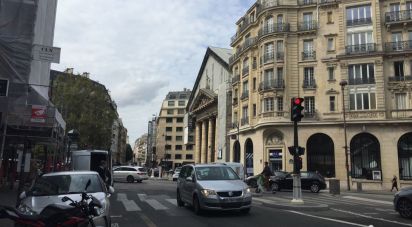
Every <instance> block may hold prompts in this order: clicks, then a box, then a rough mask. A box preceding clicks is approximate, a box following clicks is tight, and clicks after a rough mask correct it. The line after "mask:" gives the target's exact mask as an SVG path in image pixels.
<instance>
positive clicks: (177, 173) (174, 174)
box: [172, 167, 182, 181]
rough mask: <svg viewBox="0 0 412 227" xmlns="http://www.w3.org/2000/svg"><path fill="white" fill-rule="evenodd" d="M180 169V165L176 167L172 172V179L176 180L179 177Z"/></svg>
mask: <svg viewBox="0 0 412 227" xmlns="http://www.w3.org/2000/svg"><path fill="white" fill-rule="evenodd" d="M181 169H182V167H177V168H176V169H175V171H174V173H173V177H172V179H173V181H177V178H179V174H180V170H181Z"/></svg>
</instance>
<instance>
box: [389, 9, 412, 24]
mask: <svg viewBox="0 0 412 227" xmlns="http://www.w3.org/2000/svg"><path fill="white" fill-rule="evenodd" d="M411 19H412V10H401V11H393V12H387V13H385V22H401V21H406V20H411Z"/></svg>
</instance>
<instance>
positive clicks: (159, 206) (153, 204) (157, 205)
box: [145, 199, 169, 210]
mask: <svg viewBox="0 0 412 227" xmlns="http://www.w3.org/2000/svg"><path fill="white" fill-rule="evenodd" d="M145 202H146V203H147V204H149V205H150V206H151V207H153V209H155V210H167V209H169V208H167V207H165V206H163V205H162V204H161V203H159V202H158V201H157V200H154V199H146V200H145Z"/></svg>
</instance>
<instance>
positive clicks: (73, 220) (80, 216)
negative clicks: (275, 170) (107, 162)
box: [0, 180, 102, 227]
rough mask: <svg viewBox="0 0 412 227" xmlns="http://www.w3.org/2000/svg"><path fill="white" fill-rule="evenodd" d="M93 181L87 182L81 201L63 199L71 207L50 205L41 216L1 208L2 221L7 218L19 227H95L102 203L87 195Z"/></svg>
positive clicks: (5, 207)
mask: <svg viewBox="0 0 412 227" xmlns="http://www.w3.org/2000/svg"><path fill="white" fill-rule="evenodd" d="M90 183H91V181H90V180H89V181H87V184H86V188H85V192H83V193H82V199H81V200H80V201H73V200H72V199H70V198H69V197H67V196H65V197H63V198H62V202H67V201H70V204H69V205H60V204H50V205H48V206H46V207H45V208H44V209H43V210H42V211H41V212H40V214H35V215H27V214H23V213H22V212H20V211H19V210H18V209H16V208H13V207H8V206H0V219H2V218H7V219H11V220H13V221H14V222H15V224H16V225H17V226H29V227H83V226H84V227H87V226H89V224H91V226H92V227H95V224H94V222H93V217H96V216H99V215H100V212H99V210H100V208H102V204H101V202H100V201H99V200H98V199H97V198H96V197H94V196H93V195H87V194H86V191H87V188H88V187H89V186H90Z"/></svg>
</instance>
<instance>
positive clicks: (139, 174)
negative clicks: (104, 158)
mask: <svg viewBox="0 0 412 227" xmlns="http://www.w3.org/2000/svg"><path fill="white" fill-rule="evenodd" d="M147 179H149V176H148V175H147V170H146V169H145V168H144V167H141V166H118V167H117V168H115V169H114V170H113V180H114V181H126V182H129V183H133V182H135V181H137V182H139V183H141V182H142V181H143V180H147Z"/></svg>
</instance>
